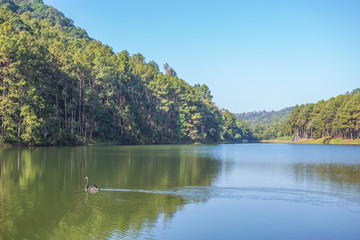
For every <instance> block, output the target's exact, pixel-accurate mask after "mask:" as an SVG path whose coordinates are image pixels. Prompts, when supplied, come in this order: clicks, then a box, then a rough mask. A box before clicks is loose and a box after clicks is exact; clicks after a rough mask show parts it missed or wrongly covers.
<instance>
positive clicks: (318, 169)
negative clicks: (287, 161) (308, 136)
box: [294, 164, 360, 190]
mask: <svg viewBox="0 0 360 240" xmlns="http://www.w3.org/2000/svg"><path fill="white" fill-rule="evenodd" d="M294 170H295V173H296V177H297V178H298V179H306V180H319V181H323V182H329V183H331V185H332V186H334V187H345V188H346V187H353V188H356V189H357V190H360V165H345V164H296V165H295V166H294Z"/></svg>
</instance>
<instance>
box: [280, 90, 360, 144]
mask: <svg viewBox="0 0 360 240" xmlns="http://www.w3.org/2000/svg"><path fill="white" fill-rule="evenodd" d="M284 131H285V133H286V134H287V135H288V136H293V137H294V138H295V139H303V138H305V139H306V138H322V137H326V138H345V139H348V138H350V139H355V138H359V136H360V92H359V91H358V89H355V90H353V91H352V92H351V93H347V94H345V95H339V96H337V97H336V98H331V99H329V100H327V101H324V100H321V101H319V102H317V103H316V104H307V105H300V106H298V105H297V106H295V108H294V109H293V111H292V112H291V114H290V116H289V118H288V120H287V121H286V123H285V125H284Z"/></svg>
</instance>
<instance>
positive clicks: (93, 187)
mask: <svg viewBox="0 0 360 240" xmlns="http://www.w3.org/2000/svg"><path fill="white" fill-rule="evenodd" d="M85 180H86V186H85V191H90V192H97V191H100V188H99V187H98V186H96V184H94V185H92V186H90V187H89V177H87V176H86V177H85Z"/></svg>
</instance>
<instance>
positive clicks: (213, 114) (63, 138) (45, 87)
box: [0, 0, 251, 145]
mask: <svg viewBox="0 0 360 240" xmlns="http://www.w3.org/2000/svg"><path fill="white" fill-rule="evenodd" d="M0 5H1V9H0V66H1V68H0V81H1V82H0V84H1V86H0V95H1V96H0V97H1V101H0V114H1V129H0V132H1V142H2V143H22V144H32V145H33V144H45V145H49V144H79V143H87V142H89V141H90V142H94V141H101V142H111V143H116V144H151V143H194V142H220V141H221V142H236V141H242V140H246V139H249V138H251V133H250V131H249V129H248V127H247V124H246V123H245V122H243V121H241V120H239V119H236V118H235V115H234V114H232V113H230V112H229V111H220V110H219V109H218V108H217V106H215V105H214V103H213V102H212V96H211V92H210V90H209V88H208V87H207V86H206V85H201V84H197V85H195V86H190V85H189V84H187V83H186V82H185V81H184V80H182V79H180V78H179V77H178V76H177V74H176V72H175V70H174V69H173V68H171V67H170V66H169V65H168V64H165V65H164V72H165V73H162V72H161V71H160V68H159V66H158V64H157V63H155V62H153V61H149V62H147V61H145V58H144V57H143V56H142V55H141V54H134V55H130V54H129V53H128V52H127V51H122V52H121V53H114V52H113V50H112V49H111V47H109V46H107V45H103V44H102V43H101V42H99V41H96V40H93V39H91V38H89V37H88V35H87V34H86V32H85V31H84V30H82V29H80V28H77V27H75V26H74V25H73V22H72V21H71V20H70V19H67V18H66V17H64V15H63V14H62V13H60V12H58V11H57V10H56V9H54V8H52V7H49V6H46V5H45V4H43V2H42V1H40V0H33V1H29V0H27V1H26V0H23V1H10V0H1V1H0ZM125 47H126V46H124V48H125Z"/></svg>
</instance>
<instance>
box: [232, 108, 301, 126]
mask: <svg viewBox="0 0 360 240" xmlns="http://www.w3.org/2000/svg"><path fill="white" fill-rule="evenodd" d="M293 109H294V107H287V108H284V109H281V110H279V111H265V110H264V111H254V112H247V113H245V112H244V113H239V114H236V117H237V118H241V119H243V120H245V121H247V122H248V123H249V124H276V123H283V122H285V121H286V120H287V119H288V117H289V115H290V113H291V111H292V110H293Z"/></svg>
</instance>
